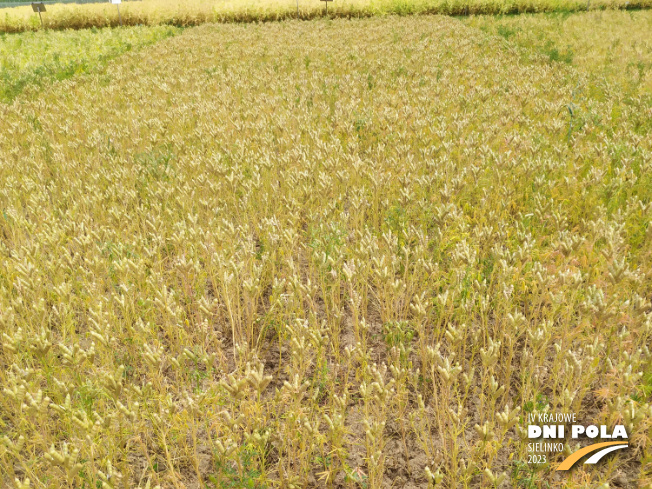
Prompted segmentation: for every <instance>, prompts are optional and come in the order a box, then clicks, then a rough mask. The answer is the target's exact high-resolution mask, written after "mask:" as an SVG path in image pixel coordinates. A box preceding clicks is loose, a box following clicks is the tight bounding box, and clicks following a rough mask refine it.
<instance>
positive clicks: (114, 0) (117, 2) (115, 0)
mask: <svg viewBox="0 0 652 489" xmlns="http://www.w3.org/2000/svg"><path fill="white" fill-rule="evenodd" d="M111 3H112V4H113V5H115V6H116V7H117V8H118V20H119V21H120V26H121V27H122V17H121V16H120V4H121V3H122V0H111Z"/></svg>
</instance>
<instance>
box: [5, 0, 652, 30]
mask: <svg viewBox="0 0 652 489" xmlns="http://www.w3.org/2000/svg"><path fill="white" fill-rule="evenodd" d="M2 3H5V4H7V3H8V2H2V0H0V6H2ZM324 6H325V3H324V2H321V1H318V0H139V1H129V0H126V1H125V2H124V3H123V4H122V5H121V7H120V12H121V20H122V22H123V23H124V24H127V25H160V24H167V25H175V26H178V27H187V26H194V25H199V24H203V23H205V22H266V21H278V20H288V19H296V18H300V19H304V20H307V19H314V18H319V17H324V16H325V7H324ZM650 7H652V0H335V1H333V2H329V4H328V16H329V17H331V18H361V17H374V16H386V15H390V14H394V15H412V14H445V15H465V16H466V15H474V14H515V13H523V12H566V13H569V12H576V11H581V10H587V9H591V10H604V9H609V10H614V9H625V10H637V9H645V8H650ZM43 21H44V24H45V27H46V28H48V29H82V28H88V27H107V26H114V27H115V26H118V25H119V24H120V19H119V17H118V11H117V9H116V7H115V5H111V4H110V3H108V2H105V3H94V4H74V3H67V4H54V5H47V12H46V13H45V14H43ZM39 29H41V22H40V19H39V16H38V15H37V14H35V13H34V12H33V11H32V8H31V6H29V5H27V6H19V7H14V8H3V9H2V11H1V12H0V32H22V31H25V30H39Z"/></svg>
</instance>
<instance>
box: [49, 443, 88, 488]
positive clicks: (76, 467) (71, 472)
mask: <svg viewBox="0 0 652 489" xmlns="http://www.w3.org/2000/svg"><path fill="white" fill-rule="evenodd" d="M78 456H79V449H78V448H74V449H73V451H72V452H70V451H69V450H68V444H67V443H65V442H64V443H63V445H62V447H61V451H57V450H56V449H55V448H54V445H52V446H51V447H50V450H49V451H48V452H47V453H46V454H45V455H43V457H44V458H45V460H47V461H48V462H50V465H53V466H59V467H61V468H62V469H63V470H64V471H65V473H66V475H67V476H68V477H69V478H71V479H72V478H73V477H75V476H76V475H77V473H78V472H79V471H80V470H81V469H82V468H83V465H82V464H80V463H76V461H77V458H78Z"/></svg>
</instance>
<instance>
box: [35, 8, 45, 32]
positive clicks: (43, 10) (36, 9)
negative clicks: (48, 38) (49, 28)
mask: <svg viewBox="0 0 652 489" xmlns="http://www.w3.org/2000/svg"><path fill="white" fill-rule="evenodd" d="M32 10H33V11H34V12H38V18H39V19H41V27H42V28H45V25H44V24H43V17H42V16H41V12H45V4H44V3H43V2H38V3H32Z"/></svg>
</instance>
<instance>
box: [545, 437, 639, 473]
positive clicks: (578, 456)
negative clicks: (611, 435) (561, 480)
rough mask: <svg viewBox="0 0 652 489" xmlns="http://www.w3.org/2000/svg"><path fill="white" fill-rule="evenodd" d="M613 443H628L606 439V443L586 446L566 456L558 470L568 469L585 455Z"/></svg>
mask: <svg viewBox="0 0 652 489" xmlns="http://www.w3.org/2000/svg"><path fill="white" fill-rule="evenodd" d="M612 445H626V443H624V442H622V441H606V442H604V443H594V444H593V445H589V446H588V447H584V448H582V449H581V450H578V451H576V452H575V453H573V454H571V455H569V456H568V457H566V459H565V460H564V461H563V462H562V463H561V465H559V467H557V470H568V469H570V468H571V467H572V466H573V465H574V464H575V462H577V461H578V460H579V459H581V458H582V457H583V456H584V455H588V454H589V453H591V452H595V451H596V450H600V449H601V448H604V447H610V446H612Z"/></svg>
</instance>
